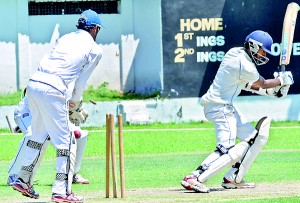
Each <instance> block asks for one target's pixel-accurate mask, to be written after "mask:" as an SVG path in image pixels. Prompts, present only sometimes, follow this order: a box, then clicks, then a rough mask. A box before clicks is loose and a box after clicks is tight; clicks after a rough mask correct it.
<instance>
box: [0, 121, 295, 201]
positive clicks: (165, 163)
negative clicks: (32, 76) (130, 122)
mask: <svg viewBox="0 0 300 203" xmlns="http://www.w3.org/2000/svg"><path fill="white" fill-rule="evenodd" d="M89 130H90V133H89V138H88V145H87V148H86V153H85V158H84V160H83V163H82V168H81V171H80V173H81V174H82V175H84V177H86V178H88V179H89V180H90V182H91V184H89V185H74V186H73V190H74V192H75V193H76V194H79V195H81V196H84V197H85V198H86V202H108V201H120V199H118V200H114V199H106V198H104V196H105V129H104V128H97V129H95V128H89ZM0 134H1V135H0V143H1V144H0V147H1V152H0V160H1V161H0V167H1V174H0V175H1V176H0V177H1V184H0V187H1V190H0V202H49V201H50V194H51V184H52V183H53V181H54V177H55V150H54V149H53V147H52V146H50V147H49V149H48V150H47V152H46V155H45V158H44V160H43V162H42V164H41V167H40V168H39V170H38V174H37V176H36V179H37V180H36V182H35V186H34V188H35V190H36V191H37V192H39V193H40V196H41V197H40V199H39V200H32V199H29V198H26V197H23V196H22V195H21V194H19V193H18V192H16V191H13V189H12V188H10V187H8V186H6V180H7V169H8V167H9V165H10V160H11V159H12V158H13V157H14V155H15V153H16V151H17V147H18V143H19V141H20V139H21V138H22V135H21V134H10V133H7V131H5V130H2V133H0ZM299 136H300V125H299V123H297V122H293V123H288V122H285V123H272V125H271V130H270V138H269V142H268V144H267V145H266V146H265V148H264V149H263V151H262V153H261V154H259V156H258V157H257V159H256V160H255V162H254V164H253V166H252V167H251V168H250V171H249V173H248V174H247V176H246V177H245V179H247V180H248V181H254V182H255V183H256V184H257V188H255V189H243V190H242V189H239V190H223V189H222V187H221V186H220V184H221V181H222V177H223V174H224V173H225V172H226V171H225V170H224V171H223V172H222V173H220V174H218V175H217V176H215V177H213V178H212V179H210V180H209V181H208V182H207V183H206V184H207V186H209V187H211V190H212V191H211V193H209V194H200V193H193V192H189V191H186V190H184V189H183V188H182V187H181V186H180V181H181V179H182V178H183V177H184V176H185V175H187V174H189V173H190V172H191V171H193V170H194V169H195V168H196V167H197V166H198V165H199V164H200V162H201V161H202V160H203V159H204V158H205V157H206V156H207V155H208V154H209V153H211V152H212V151H213V150H214V148H215V135H214V130H213V127H212V125H211V124H207V123H189V124H166V125H165V124H153V125H143V126H124V151H125V178H126V194H127V197H126V198H125V199H124V200H123V201H122V202H200V201H201V202H218V201H222V202H223V201H234V202H242V201H243V202H245V201H246V202H247V201H249V202H250V201H251V202H272V203H274V202H299V200H300V175H299V168H300V138H299ZM116 141H118V140H117V139H116ZM117 152H118V150H117Z"/></svg>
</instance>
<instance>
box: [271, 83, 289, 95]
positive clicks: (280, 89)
mask: <svg viewBox="0 0 300 203" xmlns="http://www.w3.org/2000/svg"><path fill="white" fill-rule="evenodd" d="M289 89H290V85H285V86H276V87H274V96H275V97H278V98H281V97H286V96H287V94H288V92H289Z"/></svg>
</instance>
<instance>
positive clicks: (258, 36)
mask: <svg viewBox="0 0 300 203" xmlns="http://www.w3.org/2000/svg"><path fill="white" fill-rule="evenodd" d="M246 42H252V43H253V44H257V45H259V46H260V47H261V48H262V49H263V50H264V51H265V52H267V53H269V54H271V55H273V54H272V52H271V46H272V44H273V39H272V37H271V36H270V35H269V34H268V33H267V32H264V31H261V30H256V31H254V32H251V33H250V34H249V35H248V36H247V37H246Z"/></svg>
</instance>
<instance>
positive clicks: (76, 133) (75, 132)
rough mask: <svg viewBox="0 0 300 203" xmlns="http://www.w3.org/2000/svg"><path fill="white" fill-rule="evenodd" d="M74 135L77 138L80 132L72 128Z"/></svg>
mask: <svg viewBox="0 0 300 203" xmlns="http://www.w3.org/2000/svg"><path fill="white" fill-rule="evenodd" d="M74 135H75V138H76V139H78V138H80V137H81V132H80V130H74Z"/></svg>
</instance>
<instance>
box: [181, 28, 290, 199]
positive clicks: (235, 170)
mask: <svg viewBox="0 0 300 203" xmlns="http://www.w3.org/2000/svg"><path fill="white" fill-rule="evenodd" d="M272 44H273V39H272V37H271V36H270V35H269V34H268V33H266V32H263V31H261V30H257V31H254V32H252V33H250V34H249V35H248V36H247V37H246V40H245V45H244V47H235V48H232V49H230V50H229V51H228V52H227V53H226V54H225V56H224V59H223V61H222V62H221V64H220V67H219V69H218V71H217V74H216V76H215V79H214V81H213V83H212V84H211V86H210V88H209V90H208V91H207V93H206V94H204V95H203V96H202V98H201V105H202V106H203V107H204V113H205V117H206V118H207V120H209V121H211V122H212V123H213V124H214V127H215V132H216V140H217V144H216V150H215V151H214V152H213V153H211V154H210V155H209V156H208V157H207V158H206V159H205V160H204V161H203V162H202V163H201V165H200V166H199V167H198V168H197V169H196V170H195V171H193V172H192V173H191V175H187V176H186V177H184V179H183V180H182V181H181V185H182V186H183V187H184V188H186V189H187V190H194V191H196V192H202V193H207V192H209V191H210V190H209V188H208V187H206V186H205V185H204V183H205V182H206V181H207V180H208V179H209V178H211V177H213V176H214V175H216V174H217V173H219V172H221V171H222V170H223V169H225V168H226V167H229V166H232V168H231V169H230V170H229V171H228V172H227V173H226V174H225V176H224V178H223V183H222V186H223V187H224V188H226V189H235V188H249V187H250V188H251V187H255V184H254V183H250V182H246V181H245V180H244V179H243V178H244V176H245V175H246V173H247V172H248V170H249V168H250V166H251V165H252V163H253V162H254V160H255V158H256V157H257V155H258V153H259V152H260V151H261V149H262V147H263V146H265V144H266V143H267V140H268V137H269V128H270V122H271V119H270V118H269V117H264V118H262V119H260V121H259V122H258V124H257V125H256V127H253V126H252V125H251V124H250V123H249V122H248V121H247V119H246V118H245V117H244V116H243V114H242V113H241V112H240V111H239V110H238V109H237V108H236V107H235V106H234V104H233V101H234V100H235V98H236V97H237V96H238V95H239V94H240V92H241V90H246V91H250V92H253V93H257V94H260V95H265V96H271V97H284V96H286V95H287V93H288V90H289V87H290V85H292V84H293V83H294V81H293V76H292V73H291V72H289V71H286V72H281V73H279V74H276V78H275V79H268V80H265V79H264V78H263V77H262V76H261V75H260V74H259V73H258V71H257V69H256V65H257V66H258V65H264V64H266V63H267V62H268V60H269V59H268V58H267V57H266V53H269V54H271V46H272ZM237 138H239V139H240V140H241V141H240V142H239V143H236V139H237Z"/></svg>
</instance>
